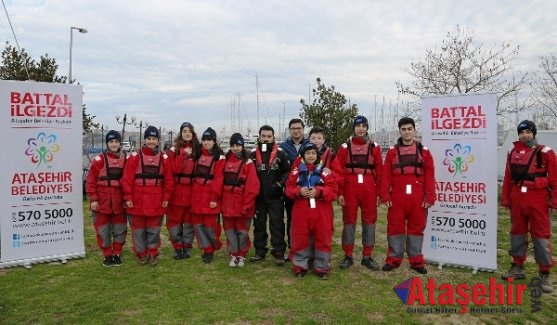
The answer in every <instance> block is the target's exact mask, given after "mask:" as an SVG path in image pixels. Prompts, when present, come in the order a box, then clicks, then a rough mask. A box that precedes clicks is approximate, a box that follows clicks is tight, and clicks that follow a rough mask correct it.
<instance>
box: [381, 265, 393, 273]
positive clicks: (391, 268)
mask: <svg viewBox="0 0 557 325" xmlns="http://www.w3.org/2000/svg"><path fill="white" fill-rule="evenodd" d="M394 269H395V267H394V266H392V265H391V264H387V263H385V265H383V268H382V269H381V270H382V271H385V272H390V271H392V270H394Z"/></svg>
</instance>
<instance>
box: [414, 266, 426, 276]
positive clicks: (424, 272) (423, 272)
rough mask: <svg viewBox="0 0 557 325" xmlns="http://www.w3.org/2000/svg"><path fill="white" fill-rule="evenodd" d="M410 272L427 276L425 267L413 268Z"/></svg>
mask: <svg viewBox="0 0 557 325" xmlns="http://www.w3.org/2000/svg"><path fill="white" fill-rule="evenodd" d="M412 270H414V271H416V272H418V273H420V274H427V269H426V268H425V267H423V266H422V267H413V268H412Z"/></svg>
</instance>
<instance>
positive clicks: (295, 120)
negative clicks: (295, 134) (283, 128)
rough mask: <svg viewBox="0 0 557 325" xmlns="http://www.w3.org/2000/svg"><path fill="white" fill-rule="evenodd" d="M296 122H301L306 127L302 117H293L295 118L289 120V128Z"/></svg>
mask: <svg viewBox="0 0 557 325" xmlns="http://www.w3.org/2000/svg"><path fill="white" fill-rule="evenodd" d="M296 123H301V124H302V127H303V128H305V127H306V125H305V124H304V121H302V119H299V118H293V119H291V120H290V122H288V128H290V126H292V124H296Z"/></svg>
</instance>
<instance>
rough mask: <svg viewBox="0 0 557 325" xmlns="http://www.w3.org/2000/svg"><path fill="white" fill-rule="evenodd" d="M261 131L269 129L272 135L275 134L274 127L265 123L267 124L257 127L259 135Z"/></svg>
mask: <svg viewBox="0 0 557 325" xmlns="http://www.w3.org/2000/svg"><path fill="white" fill-rule="evenodd" d="M261 131H271V132H273V136H274V135H275V129H273V127H272V126H270V125H267V124H265V125H263V126H261V127H260V128H259V135H261Z"/></svg>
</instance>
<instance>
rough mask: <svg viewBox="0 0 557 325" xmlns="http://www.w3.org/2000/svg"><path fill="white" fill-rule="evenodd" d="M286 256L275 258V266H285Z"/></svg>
mask: <svg viewBox="0 0 557 325" xmlns="http://www.w3.org/2000/svg"><path fill="white" fill-rule="evenodd" d="M284 262H285V261H284V256H277V257H275V265H276V266H284Z"/></svg>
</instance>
